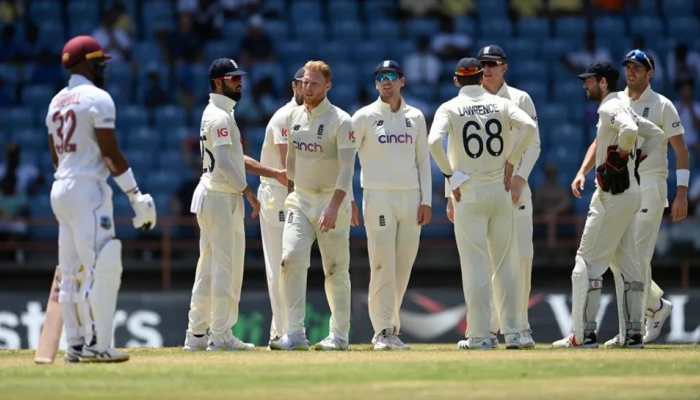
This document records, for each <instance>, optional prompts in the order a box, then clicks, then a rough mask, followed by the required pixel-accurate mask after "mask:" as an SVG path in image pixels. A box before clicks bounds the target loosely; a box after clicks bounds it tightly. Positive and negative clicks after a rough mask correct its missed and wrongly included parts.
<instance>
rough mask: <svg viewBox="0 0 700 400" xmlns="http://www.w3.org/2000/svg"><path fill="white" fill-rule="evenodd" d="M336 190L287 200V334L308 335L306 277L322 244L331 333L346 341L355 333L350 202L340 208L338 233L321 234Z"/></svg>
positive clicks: (284, 269) (284, 247)
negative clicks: (321, 222)
mask: <svg viewBox="0 0 700 400" xmlns="http://www.w3.org/2000/svg"><path fill="white" fill-rule="evenodd" d="M331 197H333V192H323V193H307V192H305V193H300V192H299V190H296V191H294V192H292V193H290V194H289V196H287V200H286V202H285V206H286V207H287V220H286V222H285V224H284V233H283V235H282V237H283V239H282V264H281V265H282V282H283V288H284V289H283V290H284V295H285V301H286V303H287V318H288V325H287V333H288V334H292V333H298V332H304V331H305V329H304V317H305V307H306V278H307V274H308V269H309V265H310V263H311V245H312V244H313V243H314V241H316V240H317V241H318V249H319V250H320V252H321V260H322V262H323V273H324V277H325V291H326V299H327V300H328V307H329V308H330V310H331V318H330V321H329V324H330V326H329V331H330V333H331V335H333V336H334V337H336V338H339V339H341V340H344V341H348V339H349V337H348V336H349V331H350V202H349V200H348V199H347V196H346V199H345V200H344V201H343V204H342V205H341V207H340V209H339V210H338V218H337V220H336V223H335V226H336V227H335V229H332V230H329V231H328V232H321V230H320V229H319V219H320V218H321V214H322V213H323V210H324V209H325V208H326V206H327V205H328V203H329V202H330V200H331Z"/></svg>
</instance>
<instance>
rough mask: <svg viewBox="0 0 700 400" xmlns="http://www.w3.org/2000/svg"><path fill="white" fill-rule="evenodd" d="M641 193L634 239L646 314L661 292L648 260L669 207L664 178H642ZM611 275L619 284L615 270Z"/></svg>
mask: <svg viewBox="0 0 700 400" xmlns="http://www.w3.org/2000/svg"><path fill="white" fill-rule="evenodd" d="M640 189H641V193H642V205H641V207H640V208H639V212H638V213H637V215H636V217H635V224H636V225H635V230H636V232H635V237H636V241H637V248H638V250H639V254H640V256H641V259H640V262H641V264H642V268H644V269H645V271H646V272H645V273H646V286H645V289H646V293H647V294H646V297H645V298H646V308H647V310H651V311H656V309H657V308H658V307H659V302H660V301H661V297H662V296H663V295H664V291H663V290H662V289H661V288H660V287H659V285H657V284H656V282H654V281H653V280H652V279H651V278H652V274H651V260H652V258H653V257H654V249H655V248H656V239H657V238H658V236H659V229H660V228H661V221H662V220H663V217H664V209H665V208H666V207H667V204H668V202H667V195H668V194H667V191H668V189H667V186H666V178H664V177H659V176H643V177H642V178H641V183H640ZM613 274H615V282H622V281H621V280H620V279H619V278H620V277H619V275H618V273H617V271H616V270H613ZM620 287H621V286H620ZM616 289H617V287H616Z"/></svg>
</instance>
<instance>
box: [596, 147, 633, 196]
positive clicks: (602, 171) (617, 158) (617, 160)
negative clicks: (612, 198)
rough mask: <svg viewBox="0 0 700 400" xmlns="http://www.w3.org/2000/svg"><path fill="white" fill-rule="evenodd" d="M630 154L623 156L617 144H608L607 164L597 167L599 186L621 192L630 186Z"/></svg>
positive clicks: (614, 192)
mask: <svg viewBox="0 0 700 400" xmlns="http://www.w3.org/2000/svg"><path fill="white" fill-rule="evenodd" d="M627 159H628V156H622V155H621V154H620V153H619V152H618V147H617V146H616V145H613V146H608V152H607V157H606V159H605V164H603V165H601V166H599V167H598V168H596V180H597V181H598V186H599V187H600V188H601V190H603V191H604V192H610V193H611V194H620V193H622V192H624V191H625V190H627V188H629V187H630V177H629V170H628V169H627Z"/></svg>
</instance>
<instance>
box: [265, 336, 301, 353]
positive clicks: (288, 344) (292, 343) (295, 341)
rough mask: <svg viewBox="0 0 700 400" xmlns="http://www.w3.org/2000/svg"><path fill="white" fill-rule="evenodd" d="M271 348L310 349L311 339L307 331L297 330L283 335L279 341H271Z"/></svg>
mask: <svg viewBox="0 0 700 400" xmlns="http://www.w3.org/2000/svg"><path fill="white" fill-rule="evenodd" d="M269 347H270V350H286V351H291V350H308V349H309V341H308V339H306V333H304V332H296V333H290V334H287V335H284V336H282V338H281V339H280V340H278V341H270V346H269Z"/></svg>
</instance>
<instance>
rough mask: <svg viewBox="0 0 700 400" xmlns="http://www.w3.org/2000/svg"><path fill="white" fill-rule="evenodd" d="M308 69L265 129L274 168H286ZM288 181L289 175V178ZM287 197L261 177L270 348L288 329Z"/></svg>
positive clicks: (265, 149)
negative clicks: (284, 274) (284, 278)
mask: <svg viewBox="0 0 700 400" xmlns="http://www.w3.org/2000/svg"><path fill="white" fill-rule="evenodd" d="M303 78H304V68H299V70H298V71H297V72H296V74H294V80H293V81H292V92H293V93H294V97H293V98H292V99H291V100H290V101H289V102H288V103H287V104H285V105H284V106H282V107H281V108H280V109H279V110H277V111H276V112H275V113H274V114H273V115H272V118H270V122H269V123H268V124H267V128H266V129H265V140H264V141H263V146H262V152H261V154H260V163H261V164H263V165H264V166H267V167H271V168H279V169H285V168H286V161H287V135H288V131H287V128H286V123H287V118H288V117H289V113H290V111H291V110H292V109H293V108H294V107H297V106H300V105H302V104H303V102H304V98H303V96H302V87H301V86H302V85H301V82H302V79H303ZM285 178H286V175H285ZM286 198H287V186H286V185H282V183H281V182H279V181H278V180H275V179H270V178H265V177H261V178H260V186H259V187H258V199H259V200H260V233H261V234H262V243H263V253H264V255H265V272H266V273H267V290H268V292H269V294H270V307H271V309H272V322H271V324H270V341H269V343H268V344H269V345H272V346H274V344H273V342H278V341H279V340H281V338H282V336H284V334H285V333H286V329H287V307H286V305H285V303H284V293H282V287H281V285H282V284H281V277H280V263H281V261H282V230H283V229H284V221H285V211H284V200H285V199H286Z"/></svg>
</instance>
